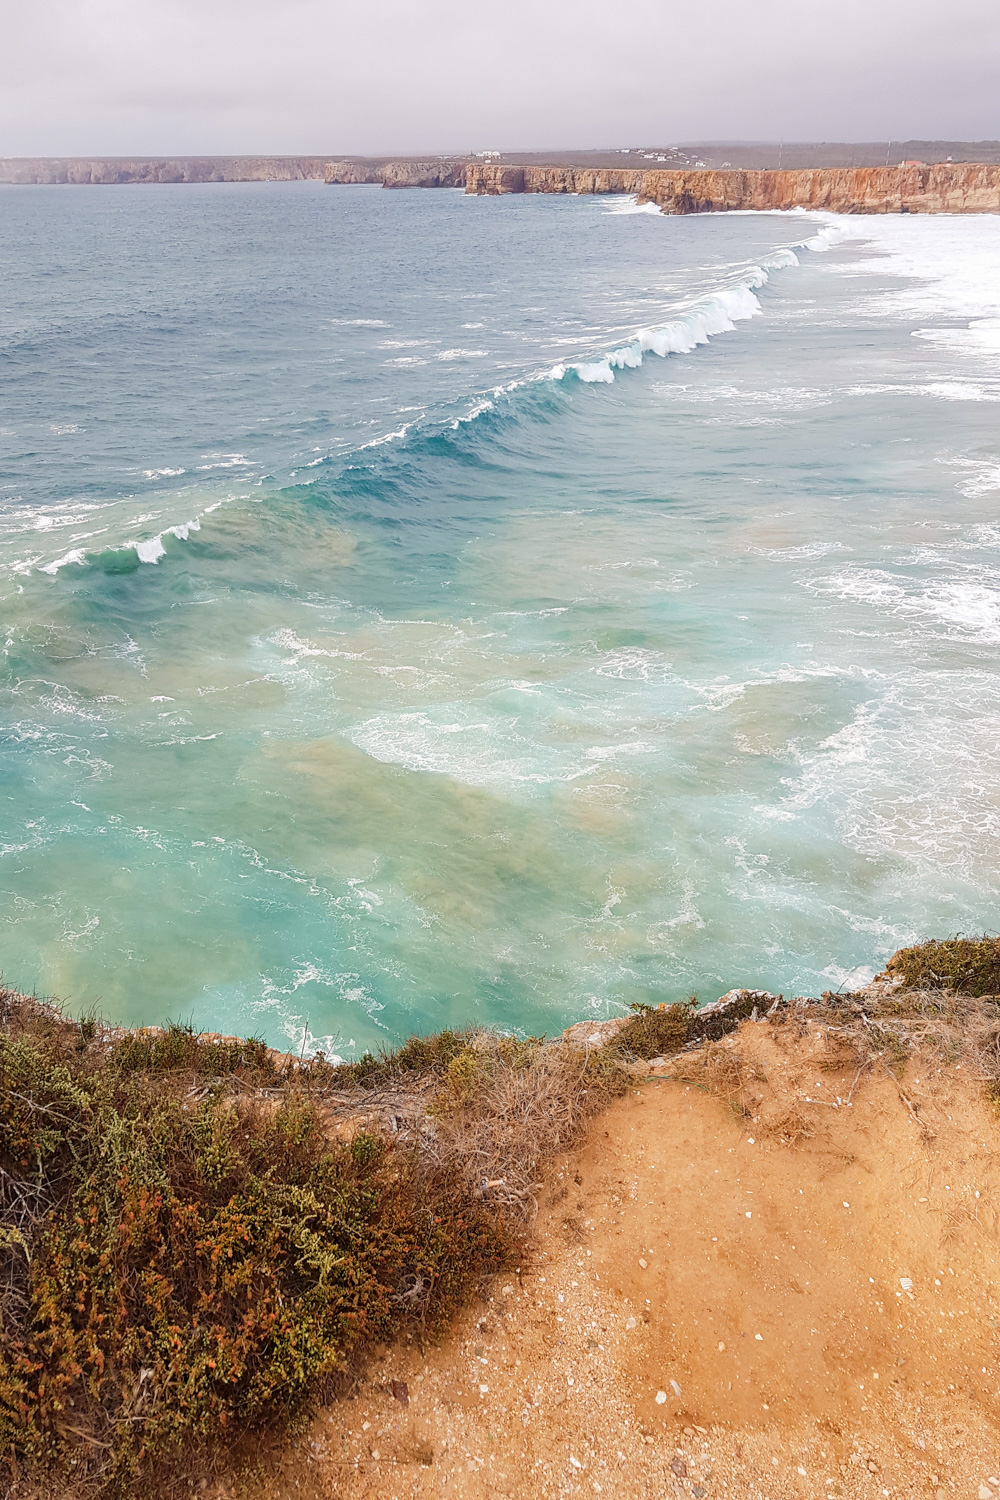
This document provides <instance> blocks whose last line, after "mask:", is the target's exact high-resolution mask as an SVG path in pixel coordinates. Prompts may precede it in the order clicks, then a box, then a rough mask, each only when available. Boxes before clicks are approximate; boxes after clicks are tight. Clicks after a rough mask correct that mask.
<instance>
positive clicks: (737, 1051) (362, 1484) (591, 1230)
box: [262, 1018, 1000, 1500]
mask: <svg viewBox="0 0 1000 1500" xmlns="http://www.w3.org/2000/svg"><path fill="white" fill-rule="evenodd" d="M998 1144H1000V1123H998V1119H997V1115H996V1113H995V1109H994V1106H993V1105H992V1104H991V1103H990V1102H989V1101H988V1100H987V1099H986V1097H985V1095H984V1092H983V1089H982V1086H981V1084H980V1083H979V1082H978V1081H976V1080H973V1079H971V1078H970V1077H969V1076H968V1073H967V1072H966V1071H963V1069H962V1067H961V1066H955V1065H952V1066H946V1065H943V1064H942V1063H941V1062H940V1060H935V1061H933V1062H932V1061H930V1060H929V1059H928V1060H925V1061H921V1060H916V1061H912V1060H911V1062H910V1063H909V1064H908V1065H907V1067H906V1069H905V1071H904V1072H903V1073H902V1075H901V1077H899V1078H896V1077H894V1076H893V1074H892V1073H891V1072H889V1071H888V1069H886V1068H885V1067H884V1066H882V1065H881V1064H877V1065H875V1066H874V1067H865V1068H861V1069H860V1071H859V1067H858V1062H857V1059H856V1057H854V1056H853V1055H850V1056H848V1055H847V1054H846V1053H845V1052H844V1050H843V1049H842V1047H841V1043H840V1041H839V1038H838V1036H837V1034H836V1031H835V1029H834V1028H831V1027H830V1026H829V1025H827V1024H823V1023H816V1022H812V1023H810V1022H807V1021H804V1020H802V1019H801V1018H800V1019H797V1020H792V1021H789V1022H788V1023H786V1024H784V1025H777V1024H775V1025H772V1024H754V1023H751V1022H748V1023H746V1024H745V1025H744V1026H743V1027H742V1028H741V1030H740V1031H739V1032H738V1033H736V1034H735V1035H734V1036H732V1037H729V1038H727V1039H726V1040H725V1041H724V1042H722V1043H720V1044H718V1045H717V1046H716V1047H715V1048H710V1049H708V1061H707V1062H706V1054H705V1050H704V1049H703V1050H702V1054H701V1055H700V1057H698V1056H694V1055H682V1057H681V1058H679V1059H674V1060H672V1062H671V1063H669V1064H666V1065H662V1066H660V1067H659V1068H657V1067H652V1068H651V1069H650V1075H649V1077H648V1078H647V1079H645V1080H643V1079H637V1080H636V1087H635V1088H634V1089H633V1090H632V1091H631V1092H630V1093H629V1095H628V1096H627V1097H626V1098H625V1099H623V1100H621V1101H619V1102H618V1103H617V1104H615V1105H614V1106H613V1107H612V1108H611V1109H610V1110H608V1111H607V1112H606V1113H605V1114H604V1115H602V1116H600V1117H599V1118H598V1119H597V1120H596V1121H595V1123H594V1125H593V1127H592V1129H591V1132H590V1135H589V1137H588V1138H587V1140H586V1142H585V1143H584V1144H583V1146H582V1147H581V1148H580V1149H578V1150H576V1151H574V1152H572V1153H570V1154H568V1155H566V1156H565V1157H564V1158H563V1159H561V1161H560V1162H559V1163H557V1165H556V1167H555V1170H554V1173H553V1175H552V1177H551V1179H550V1181H549V1184H548V1187H547V1189H546V1191H545V1195H544V1197H543V1200H542V1206H541V1209H540V1212H539V1217H538V1221H537V1224H536V1235H535V1244H534V1249H533V1252H532V1256H531V1260H530V1262H528V1261H527V1260H526V1262H525V1264H524V1265H523V1266H522V1267H521V1268H520V1271H519V1273H517V1274H511V1275H508V1276H506V1277H501V1278H498V1279H497V1281H496V1282H495V1283H494V1285H493V1286H492V1287H491V1288H490V1290H489V1292H488V1299H489V1300H488V1301H485V1302H483V1303H482V1304H481V1305H480V1306H479V1307H478V1308H476V1309H475V1310H473V1311H472V1312H470V1313H469V1314H468V1315H467V1316H466V1317H465V1318H464V1319H463V1321H462V1322H461V1323H460V1325H459V1326H458V1327H456V1329H455V1330H454V1331H453V1333H452V1334H451V1335H449V1336H448V1337H447V1338H446V1339H445V1340H444V1341H443V1342H442V1343H441V1344H440V1345H439V1346H437V1347H427V1348H425V1349H424V1351H423V1352H422V1353H421V1352H419V1351H418V1350H417V1349H416V1348H411V1349H409V1350H398V1351H388V1352H386V1354H385V1355H384V1357H383V1358H382V1360H380V1361H378V1362H377V1363H376V1364H375V1365H374V1366H373V1367H372V1368H371V1369H370V1371H369V1378H368V1382H367V1383H366V1384H365V1385H364V1386H363V1387H362V1388H361V1391H360V1393H359V1395H358V1396H357V1397H355V1399H353V1400H350V1401H345V1402H340V1403H338V1404H337V1405H335V1406H334V1407H331V1408H329V1409H328V1410H326V1411H324V1412H323V1413H321V1414H320V1416H319V1417H318V1418H317V1419H316V1421H315V1422H314V1423H313V1425H312V1427H311V1429H310V1431H309V1432H308V1433H307V1435H306V1436H305V1437H304V1439H303V1440H302V1442H301V1443H300V1444H298V1445H296V1446H295V1447H294V1448H292V1449H290V1450H289V1451H288V1452H287V1454H286V1457H285V1462H284V1465H283V1467H282V1468H281V1469H280V1470H279V1471H277V1472H275V1473H274V1475H273V1476H272V1478H271V1479H270V1481H269V1483H268V1484H267V1486H266V1489H265V1495H264V1497H262V1500H285V1497H286V1496H288V1497H290V1496H299V1497H301V1496H309V1497H312V1496H317V1497H319V1496H323V1497H334V1496H336V1497H343V1500H375V1497H378V1500H417V1497H428V1500H429V1497H431V1496H439V1495H443V1496H449V1497H450V1496H455V1497H462V1500H465V1497H468V1500H473V1497H476V1500H479V1497H498V1500H499V1497H510V1500H536V1497H537V1500H543V1497H544V1500H548V1497H556V1496H560V1497H561V1496H568V1495H581V1496H593V1495H605V1496H615V1497H623V1496H626V1497H646V1496H650V1497H653V1496H656V1497H671V1500H673V1497H678V1500H679V1497H681V1496H685V1497H686V1496H693V1497H695V1500H706V1497H713V1500H719V1497H723V1496H726V1497H733V1500H736V1497H739V1500H744V1497H748V1500H793V1497H795V1500H799V1497H820V1496H850V1497H859V1500H860V1497H865V1500H867V1497H873V1500H874V1497H881V1496H914V1497H917V1496H920V1497H931V1500H944V1497H951V1496H952V1495H957V1496H965V1497H972V1500H988V1497H990V1496H998V1497H1000V1379H998V1377H1000V1358H998V1348H997V1340H998V1336H1000V1235H998V1231H1000V1222H998V1205H1000V1196H998V1193H1000V1157H998V1151H997V1147H998Z"/></svg>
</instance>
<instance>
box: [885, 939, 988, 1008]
mask: <svg viewBox="0 0 1000 1500" xmlns="http://www.w3.org/2000/svg"><path fill="white" fill-rule="evenodd" d="M886 968H887V972H888V973H889V975H890V976H891V977H892V978H893V979H902V981H903V983H904V984H905V985H906V988H907V989H908V990H957V991H958V992H959V993H961V994H964V995H976V996H978V995H1000V938H995V937H992V938H991V937H981V938H950V939H947V940H945V941H944V942H930V943H918V944H917V945H916V946H915V947H912V948H900V949H899V951H898V952H897V953H894V954H893V956H892V958H890V960H889V962H888V964H887V966H886Z"/></svg>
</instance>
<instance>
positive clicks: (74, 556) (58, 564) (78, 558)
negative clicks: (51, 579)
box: [38, 547, 87, 576]
mask: <svg viewBox="0 0 1000 1500" xmlns="http://www.w3.org/2000/svg"><path fill="white" fill-rule="evenodd" d="M86 560H87V552H86V548H84V547H73V548H72V549H71V550H70V551H69V552H65V553H63V555H62V557H57V558H55V560H54V561H53V562H50V563H44V564H43V565H42V566H41V567H40V568H39V570H38V571H39V572H40V573H51V574H53V576H54V575H55V574H56V573H58V572H59V569H60V568H65V567H66V566H67V564H68V563H85V562H86Z"/></svg>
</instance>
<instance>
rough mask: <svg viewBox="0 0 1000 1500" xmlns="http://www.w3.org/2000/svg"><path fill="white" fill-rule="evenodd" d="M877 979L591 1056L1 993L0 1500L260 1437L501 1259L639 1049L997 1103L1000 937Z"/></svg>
mask: <svg viewBox="0 0 1000 1500" xmlns="http://www.w3.org/2000/svg"><path fill="white" fill-rule="evenodd" d="M888 972H889V975H890V976H891V977H894V978H896V979H898V980H900V981H901V984H899V985H898V986H897V987H895V988H892V989H886V988H885V987H882V988H880V987H879V986H875V987H874V988H873V989H872V990H869V991H860V992H858V993H856V994H848V995H826V996H824V997H823V1000H822V1001H808V1002H788V1003H786V1002H784V1001H782V1000H781V998H780V997H779V998H778V999H777V1000H775V999H774V997H772V996H769V995H765V994H763V993H761V992H757V991H739V992H738V993H736V994H734V996H733V998H732V999H731V1000H730V1001H729V1002H728V1003H727V1006H726V1007H725V1008H723V1009H719V1008H715V1009H714V1010H713V1009H708V1010H705V1011H700V1010H699V1009H698V1008H697V1004H696V1001H695V999H694V997H692V998H691V1000H689V1001H688V1002H687V1003H686V1004H683V1005H672V1006H663V1007H659V1008H656V1009H654V1008H652V1007H649V1006H636V1007H633V1010H632V1012H631V1014H630V1015H629V1016H628V1017H627V1018H625V1020H624V1022H623V1024H622V1025H621V1026H620V1027H619V1028H618V1029H617V1031H616V1033H615V1035H614V1036H613V1037H612V1038H611V1039H610V1041H608V1042H607V1043H606V1044H605V1045H603V1046H576V1045H572V1044H570V1043H569V1042H566V1041H559V1040H557V1041H555V1042H547V1041H545V1040H544V1039H542V1038H528V1039H523V1040H522V1039H519V1038H516V1037H511V1036H501V1035H498V1034H496V1033H491V1032H486V1031H481V1030H470V1031H464V1032H462V1031H444V1032H441V1033H439V1034H438V1035H437V1036H434V1037H427V1038H412V1039H411V1040H410V1041H408V1042H407V1043H406V1044H405V1045H404V1046H403V1047H401V1048H399V1049H398V1050H397V1051H395V1052H392V1053H384V1054H379V1055H372V1054H366V1055H365V1056H364V1057H362V1058H360V1059H359V1060H358V1061H357V1062H354V1063H349V1064H333V1063H330V1062H328V1061H327V1060H326V1059H324V1058H323V1057H322V1055H320V1056H318V1057H316V1058H312V1059H308V1060H296V1059H292V1058H289V1057H285V1056H282V1055H279V1054H277V1053H274V1052H272V1051H271V1050H270V1049H269V1048H268V1047H267V1046H266V1045H265V1044H264V1043H263V1042H261V1041H259V1040H255V1039H250V1040H246V1041H241V1040H235V1039H228V1038H215V1037H206V1036H203V1035H199V1034H197V1033H195V1032H194V1031H192V1030H191V1029H190V1028H186V1027H180V1026H170V1027H168V1028H166V1029H164V1030H149V1031H141V1032H120V1031H116V1030H114V1029H112V1028H108V1027H105V1026H103V1025H101V1024H100V1023H98V1022H96V1021H94V1020H83V1021H72V1020H69V1019H67V1018H65V1017H63V1016H62V1015H61V1014H60V1012H59V1011H58V1010H57V1009H55V1008H53V1007H51V1006H48V1005H44V1004H41V1003H39V1002H37V1001H34V1000H31V999H27V998H25V997H24V996H20V995H17V994H14V993H13V992H10V991H0V1489H2V1491H3V1493H4V1494H10V1495H12V1496H18V1497H25V1500H41V1497H44V1496H57V1495H58V1496H67V1495H72V1496H74V1497H79V1500H98V1497H101V1500H112V1497H117V1496H126V1495H131V1494H134V1493H136V1491H137V1487H138V1486H139V1485H140V1484H141V1486H142V1487H143V1488H145V1489H148V1490H149V1492H150V1493H151V1494H152V1493H154V1492H157V1493H159V1494H161V1495H168V1494H170V1493H171V1492H172V1491H175V1490H177V1491H178V1492H179V1490H180V1489H183V1488H184V1487H186V1483H187V1479H188V1478H190V1476H191V1475H192V1474H195V1473H199V1472H201V1473H206V1472H210V1471H211V1469H212V1467H213V1465H231V1464H232V1463H234V1462H236V1463H238V1462H240V1461H241V1459H240V1454H241V1452H242V1453H244V1454H245V1453H246V1451H247V1444H248V1442H249V1441H250V1440H251V1439H252V1442H253V1444H254V1445H257V1444H259V1443H260V1442H261V1441H262V1440H263V1441H265V1442H266V1441H267V1440H268V1435H270V1436H271V1438H272V1439H273V1440H278V1439H280V1436H281V1434H282V1433H283V1432H287V1431H288V1429H289V1425H290V1424H294V1423H295V1422H296V1421H297V1420H299V1419H301V1418H303V1417H304V1416H305V1415H306V1414H308V1412H309V1410H310V1408H311V1407H312V1406H313V1405H314V1404H315V1403H316V1402H317V1401H318V1400H320V1399H322V1398H323V1396H324V1395H329V1394H330V1393H331V1392H333V1391H335V1390H337V1389H340V1390H347V1389H349V1388H350V1385H351V1382H352V1380H353V1379H354V1378H355V1377H356V1375H357V1373H358V1372H359V1371H360V1370H361V1369H362V1368H363V1366H364V1362H365V1360H366V1359H367V1358H368V1356H369V1355H370V1354H371V1352H372V1350H373V1349H375V1348H376V1347H378V1346H381V1345H384V1344H387V1343H389V1342H391V1341H393V1340H397V1339H407V1338H409V1339H417V1340H423V1339H425V1338H426V1337H429V1336H434V1335H435V1334H436V1333H437V1332H438V1331H440V1330H441V1329H443V1327H444V1325H445V1324H446V1322H447V1321H448V1319H449V1318H450V1316H451V1315H452V1314H453V1313H454V1311H455V1310H456V1309H457V1308H458V1307H460V1306H461V1305H462V1304H463V1302H465V1301H466V1300H467V1299H468V1298H469V1297H471V1296H473V1295H475V1293H476V1291H477V1289H478V1288H479V1287H480V1286H481V1285H482V1284H483V1281H484V1279H485V1278H486V1277H487V1276H489V1275H490V1274H492V1273H494V1272H496V1271H499V1270H503V1269H506V1268H508V1267H511V1266H514V1265H516V1264H519V1263H520V1261H521V1260H522V1259H523V1257H524V1255H525V1252H526V1250H527V1245H526V1236H527V1233H528V1230H529V1228H530V1223H531V1219H532V1216H533V1214H534V1211H535V1209H536V1207H537V1198H538V1194H539V1191H540V1187H541V1180H542V1176H543V1173H544V1166H545V1162H546V1160H547V1159H549V1158H551V1157H552V1156H553V1155H554V1154H555V1153H557V1152H558V1151H559V1150H561V1149H563V1148H565V1147H566V1146H567V1145H569V1144H571V1143H572V1142H573V1140H574V1139H576V1138H577V1137H578V1136H579V1133H580V1131H581V1129H582V1128H583V1126H584V1125H585V1122H586V1120H587V1118H588V1117H589V1116H590V1115H592V1114H593V1113H594V1112H595V1111H597V1110H599V1109H601V1108H602V1107H603V1106H604V1105H605V1104H606V1103H607V1102H608V1100H609V1099H610V1098H612V1097H614V1096H615V1095H617V1094H620V1093H622V1092H624V1090H625V1089H626V1088H627V1087H628V1086H629V1083H630V1081H631V1079H632V1077H633V1076H634V1075H635V1074H636V1072H639V1073H642V1072H644V1071H645V1070H646V1068H645V1065H646V1063H648V1061H649V1060H650V1059H652V1058H656V1057H662V1056H665V1055H670V1054H680V1053H683V1052H685V1051H686V1052H687V1053H688V1055H689V1056H688V1060H686V1059H684V1058H678V1065H680V1066H682V1067H683V1068H684V1069H686V1070H687V1072H690V1076H691V1078H692V1079H693V1080H696V1081H698V1080H700V1082H701V1084H702V1086H705V1087H708V1088H709V1089H710V1091H712V1092H721V1093H722V1094H724V1095H725V1096H726V1097H727V1098H729V1100H730V1103H731V1104H732V1106H733V1107H734V1108H736V1109H738V1110H739V1111H740V1113H748V1114H753V1115H754V1116H756V1114H757V1113H758V1112H759V1105H758V1104H757V1103H755V1102H754V1101H755V1099H756V1092H759V1090H758V1082H757V1081H756V1079H755V1075H754V1074H753V1071H752V1069H750V1068H748V1067H747V1068H744V1067H742V1066H741V1064H740V1061H739V1055H738V1049H737V1051H735V1052H734V1051H733V1050H732V1048H728V1049H727V1048H726V1047H722V1048H720V1047H719V1046H717V1045H716V1043H717V1042H718V1041H719V1038H721V1037H723V1036H724V1035H725V1034H726V1033H727V1032H732V1031H734V1030H735V1029H736V1028H737V1027H738V1026H739V1025H740V1023H741V1022H742V1021H743V1020H744V1019H747V1018H756V1019H764V1017H765V1015H766V1016H767V1017H768V1018H769V1020H770V1021H771V1023H772V1024H774V1025H776V1026H788V1025H789V1024H791V1025H793V1026H796V1027H805V1026H806V1025H807V1024H809V1023H808V1016H815V1017H817V1018H819V1017H822V1018H823V1019H824V1020H825V1021H826V1022H827V1023H828V1025H829V1026H830V1028H831V1030H830V1038H831V1040H830V1041H829V1042H828V1046H833V1041H834V1039H835V1041H836V1048H839V1049H840V1052H843V1053H844V1056H845V1057H848V1056H849V1059H850V1060H851V1062H852V1065H853V1066H856V1069H857V1070H858V1076H859V1077H860V1076H861V1073H862V1072H863V1071H865V1070H867V1069H868V1068H869V1067H887V1068H889V1069H890V1070H891V1071H895V1072H896V1073H897V1074H899V1075H900V1076H901V1074H902V1070H903V1069H904V1068H905V1065H906V1062H907V1059H908V1058H909V1057H910V1056H911V1055H912V1054H913V1053H914V1051H915V1050H921V1051H926V1050H927V1049H928V1048H931V1049H933V1050H934V1051H935V1052H936V1053H937V1054H938V1055H940V1056H941V1058H942V1059H943V1060H950V1061H959V1060H967V1061H968V1062H969V1063H970V1064H971V1065H972V1067H973V1069H974V1071H975V1072H976V1073H977V1075H978V1076H979V1077H980V1078H982V1079H983V1080H984V1082H985V1083H986V1085H987V1087H988V1090H989V1091H990V1092H991V1093H992V1094H993V1095H994V1096H995V1097H1000V998H997V997H998V995H1000V982H998V981H1000V940H998V939H989V938H983V939H978V940H967V939H955V940H954V941H951V942H937V943H926V944H922V945H920V946H919V947H914V948H908V949H903V950H901V951H900V953H898V954H896V955H895V956H894V958H893V959H892V960H891V961H890V965H889V970H888ZM695 1044H699V1045H697V1046H696V1045H695ZM700 1044H707V1045H700ZM836 1048H835V1050H836ZM840 1052H838V1054H837V1056H838V1059H839V1058H840ZM831 1056H832V1053H831ZM841 1060H842V1059H841ZM685 1076H687V1073H685ZM774 1129H775V1132H776V1133H777V1134H778V1135H780V1136H781V1137H782V1139H787V1140H788V1141H790V1142H794V1140H795V1139H797V1138H798V1137H799V1136H800V1135H801V1133H802V1131H803V1129H805V1126H803V1124H802V1122H801V1121H797V1120H796V1119H793V1118H792V1117H791V1115H789V1116H788V1118H787V1119H786V1118H785V1117H784V1116H782V1118H781V1119H780V1120H778V1119H777V1118H776V1120H775V1122H774ZM241 1445H242V1447H241ZM180 1476H183V1479H182V1478H181V1477H180Z"/></svg>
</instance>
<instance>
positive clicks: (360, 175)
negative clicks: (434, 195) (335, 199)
mask: <svg viewBox="0 0 1000 1500" xmlns="http://www.w3.org/2000/svg"><path fill="white" fill-rule="evenodd" d="M466 170H467V169H466V165H465V162H464V161H448V160H441V159H440V158H437V159H432V160H430V161H410V160H408V159H405V160H402V161H384V162H374V163H372V162H358V161H352V160H349V159H348V160H345V161H331V162H328V163H327V166H326V171H325V173H324V178H323V180H324V181H325V182H327V183H330V184H333V185H338V184H341V183H344V184H348V183H357V182H380V183H381V184H382V186H383V187H386V188H460V187H465V185H466V182H465V177H466Z"/></svg>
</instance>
